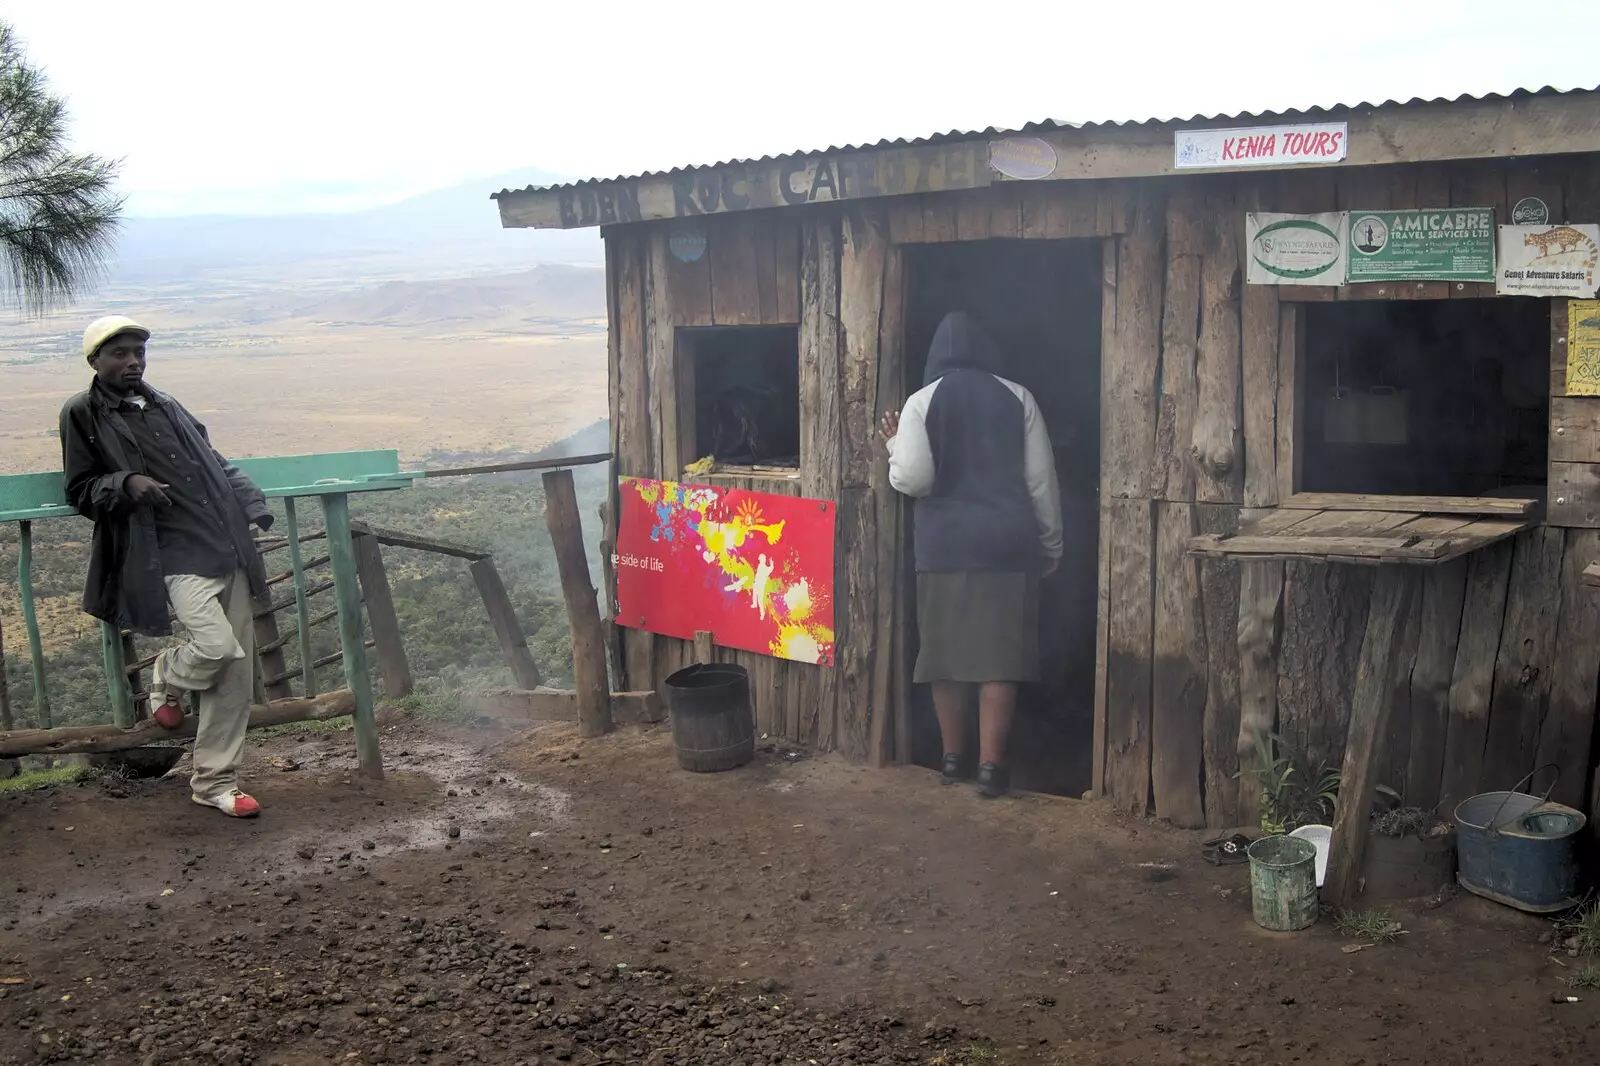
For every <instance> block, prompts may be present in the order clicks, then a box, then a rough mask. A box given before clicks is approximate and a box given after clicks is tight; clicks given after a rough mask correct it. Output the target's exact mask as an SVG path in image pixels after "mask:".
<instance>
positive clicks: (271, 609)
mask: <svg viewBox="0 0 1600 1066" xmlns="http://www.w3.org/2000/svg"><path fill="white" fill-rule="evenodd" d="M331 588H333V579H332V578H330V579H328V580H327V581H319V582H317V583H316V584H315V585H312V586H311V587H310V588H308V589H306V594H305V596H304V597H303V598H304V599H310V598H311V597H312V596H317V595H320V594H322V593H324V592H327V591H328V590H329V589H331ZM301 598H302V597H297V596H291V597H289V598H288V599H286V600H277V601H275V602H273V603H272V604H270V605H268V606H266V607H260V606H258V607H257V608H256V617H257V618H265V617H266V616H267V615H273V614H277V613H279V612H280V611H287V610H288V609H289V608H291V607H293V606H294V605H295V603H296V601H297V600H299V599H301ZM263 646H264V645H263Z"/></svg>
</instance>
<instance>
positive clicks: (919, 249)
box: [904, 240, 1101, 796]
mask: <svg viewBox="0 0 1600 1066" xmlns="http://www.w3.org/2000/svg"><path fill="white" fill-rule="evenodd" d="M1100 271H1101V259H1100V245H1099V243H1098V242H1096V241H1092V240H1063V241H1031V240H1029V241H1024V240H989V241H966V242H959V243H952V244H930V245H919V246H915V247H912V248H908V249H907V259H906V357H907V358H906V391H907V393H908V394H909V393H911V392H914V391H915V390H916V389H918V388H920V387H921V384H922V376H923V368H924V365H925V364H926V362H927V356H928V346H929V344H931V343H932V341H933V333H934V330H935V329H937V328H938V325H939V321H940V319H942V318H943V317H944V315H945V314H946V313H947V312H949V311H966V312H968V313H969V314H972V315H974V316H975V317H976V318H977V319H978V320H979V321H981V322H982V323H983V325H984V326H985V327H986V328H987V329H988V331H989V332H990V334H991V335H992V336H993V337H994V339H995V342H996V344H997V345H998V346H999V347H1000V350H1001V352H1002V353H1003V357H1004V359H1005V361H1006V365H1007V367H1008V368H1009V369H1008V376H1009V377H1010V378H1011V379H1012V380H1014V381H1016V382H1017V383H1018V384H1020V385H1022V386H1024V387H1026V388H1027V389H1028V390H1029V391H1030V392H1032V393H1033V395H1034V398H1035V399H1036V400H1037V401H1038V403H1039V409H1040V411H1041V412H1042V413H1043V415H1044V419H1045V424H1046V426H1047V427H1048V429H1049V431H1050V442H1051V444H1052V445H1053V447H1054V449H1055V463H1056V476H1057V478H1058V479H1059V480H1060V483H1061V510H1062V520H1063V525H1064V534H1065V543H1066V554H1065V557H1064V558H1063V560H1062V564H1061V568H1060V570H1059V571H1058V572H1057V574H1056V575H1055V576H1054V577H1052V578H1051V579H1050V580H1049V581H1046V582H1045V583H1044V585H1043V588H1042V590H1041V595H1040V605H1039V629H1040V653H1041V659H1042V660H1043V664H1044V672H1045V681H1044V683H1043V684H1040V685H1028V686H1024V688H1023V691H1022V693H1021V695H1020V697H1019V699H1018V704H1017V716H1016V722H1015V724H1014V725H1013V727H1012V731H1011V744H1010V757H1011V779H1012V784H1013V785H1015V786H1016V787H1017V788H1021V789H1028V790H1031V791H1038V792H1054V793H1059V794H1062V795H1074V796H1075V795H1081V794H1082V793H1083V792H1084V790H1086V789H1087V788H1089V785H1090V766H1091V762H1092V737H1093V714H1094V645H1095V640H1094V634H1095V608H1096V602H1097V586H1096V582H1097V578H1098V574H1097V565H1096V564H1097V559H1098V543H1099V482H1100ZM910 525H912V526H914V523H912V524H910ZM915 536H916V531H915V529H914V528H908V530H907V533H906V550H905V556H904V557H905V559H906V565H907V567H908V568H909V567H911V566H912V562H911V560H912V559H913V558H914V557H915V556H914V551H913V541H914V538H915ZM908 578H910V580H908V582H907V587H908V588H909V589H911V590H913V591H912V593H911V596H912V598H913V602H912V604H911V608H912V610H911V612H910V619H911V623H910V624H911V633H910V640H911V645H910V646H911V652H912V655H911V660H912V661H915V655H916V648H917V633H916V610H915V602H914V599H915V591H914V590H915V588H916V581H915V579H914V576H912V575H910V574H909V573H908ZM906 680H907V682H908V683H909V680H910V679H909V677H908V678H907V679H906ZM976 728H977V720H976V715H975V714H974V715H973V718H972V731H973V735H972V736H971V738H970V739H969V748H968V750H971V751H976V750H977V736H976ZM941 754H942V752H941V750H940V744H939V730H938V725H937V723H936V721H935V719H934V715H933V701H932V697H931V695H930V693H929V691H928V688H927V686H922V685H919V686H916V687H914V688H913V690H912V752H911V758H912V761H914V762H916V763H918V764H920V765H924V766H937V765H938V764H939V757H940V755H941Z"/></svg>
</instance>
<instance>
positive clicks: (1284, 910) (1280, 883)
mask: <svg viewBox="0 0 1600 1066" xmlns="http://www.w3.org/2000/svg"><path fill="white" fill-rule="evenodd" d="M1248 854H1249V856H1250V913H1251V915H1252V916H1253V917H1254V918H1255V920H1256V924H1257V925H1259V926H1260V927H1261V928H1263V929H1270V930H1272V931H1273V932H1275V933H1292V932H1294V931H1295V930H1297V929H1305V928H1307V927H1308V926H1310V925H1311V924H1312V923H1314V922H1315V921H1316V920H1317V846H1316V845H1315V844H1313V843H1312V842H1311V841H1309V840H1304V839H1302V838H1300V837H1262V838H1261V839H1260V840H1258V841H1256V842H1255V843H1254V844H1251V845H1250V850H1249V852H1248Z"/></svg>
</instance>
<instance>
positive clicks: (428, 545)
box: [350, 521, 490, 559]
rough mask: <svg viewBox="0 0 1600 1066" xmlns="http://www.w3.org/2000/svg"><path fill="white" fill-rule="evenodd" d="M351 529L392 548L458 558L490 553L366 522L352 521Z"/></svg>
mask: <svg viewBox="0 0 1600 1066" xmlns="http://www.w3.org/2000/svg"><path fill="white" fill-rule="evenodd" d="M350 531H351V532H352V533H358V534H361V535H362V536H366V535H369V534H370V535H371V536H374V537H377V538H378V543H379V544H386V545H388V546H389V547H391V548H410V549H411V550H413V551H419V552H432V553H433V554H435V555H453V556H455V557H456V558H457V559H486V558H488V557H489V554H490V553H489V552H488V550H487V549H484V548H476V547H473V546H472V545H470V544H457V543H456V542H455V541H452V540H440V539H438V538H437V537H423V536H419V535H417V534H415V533H406V532H403V531H401V530H398V529H386V528H383V527H381V526H374V525H370V524H368V523H366V522H359V521H357V522H351V523H350Z"/></svg>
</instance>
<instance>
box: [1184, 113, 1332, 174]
mask: <svg viewBox="0 0 1600 1066" xmlns="http://www.w3.org/2000/svg"><path fill="white" fill-rule="evenodd" d="M1349 147H1350V127H1349V125H1348V124H1347V123H1344V122H1317V123H1312V124H1309V125H1304V126H1256V127H1254V128H1252V129H1240V130H1179V131H1178V132H1177V133H1175V134H1173V159H1172V165H1173V166H1174V167H1176V168H1177V169H1179V170H1198V169H1207V168H1212V167H1281V166H1288V165H1290V164H1292V163H1337V162H1339V161H1340V160H1341V159H1343V158H1344V157H1345V154H1346V152H1347V151H1348V150H1349Z"/></svg>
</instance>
